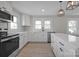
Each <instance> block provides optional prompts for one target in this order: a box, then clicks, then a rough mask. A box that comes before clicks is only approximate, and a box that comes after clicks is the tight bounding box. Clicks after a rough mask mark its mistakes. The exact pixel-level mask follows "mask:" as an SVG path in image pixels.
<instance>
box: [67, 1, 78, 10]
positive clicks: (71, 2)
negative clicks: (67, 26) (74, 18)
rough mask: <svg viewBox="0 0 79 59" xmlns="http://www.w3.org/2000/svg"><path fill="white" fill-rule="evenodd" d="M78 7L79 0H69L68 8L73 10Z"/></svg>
mask: <svg viewBox="0 0 79 59" xmlns="http://www.w3.org/2000/svg"><path fill="white" fill-rule="evenodd" d="M76 7H78V2H77V1H68V2H67V7H66V9H67V10H72V9H75V8H76Z"/></svg>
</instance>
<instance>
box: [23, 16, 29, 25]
mask: <svg viewBox="0 0 79 59" xmlns="http://www.w3.org/2000/svg"><path fill="white" fill-rule="evenodd" d="M22 26H30V16H28V15H22Z"/></svg>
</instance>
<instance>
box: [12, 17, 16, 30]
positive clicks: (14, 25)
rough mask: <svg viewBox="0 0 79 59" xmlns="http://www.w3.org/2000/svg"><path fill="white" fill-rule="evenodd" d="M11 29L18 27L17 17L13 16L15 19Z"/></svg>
mask: <svg viewBox="0 0 79 59" xmlns="http://www.w3.org/2000/svg"><path fill="white" fill-rule="evenodd" d="M11 29H17V17H16V16H13V21H12V22H11Z"/></svg>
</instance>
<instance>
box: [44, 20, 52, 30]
mask: <svg viewBox="0 0 79 59" xmlns="http://www.w3.org/2000/svg"><path fill="white" fill-rule="evenodd" d="M47 22H48V23H47ZM47 26H48V27H47ZM50 28H51V22H50V20H45V21H44V29H50Z"/></svg>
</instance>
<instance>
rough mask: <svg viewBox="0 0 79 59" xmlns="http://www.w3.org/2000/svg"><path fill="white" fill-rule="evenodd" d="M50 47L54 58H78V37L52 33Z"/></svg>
mask: <svg viewBox="0 0 79 59" xmlns="http://www.w3.org/2000/svg"><path fill="white" fill-rule="evenodd" d="M51 47H52V50H53V52H54V54H55V56H56V57H79V37H78V36H74V35H68V34H64V33H52V34H51Z"/></svg>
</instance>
